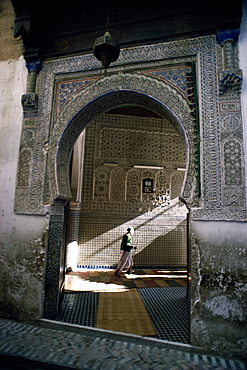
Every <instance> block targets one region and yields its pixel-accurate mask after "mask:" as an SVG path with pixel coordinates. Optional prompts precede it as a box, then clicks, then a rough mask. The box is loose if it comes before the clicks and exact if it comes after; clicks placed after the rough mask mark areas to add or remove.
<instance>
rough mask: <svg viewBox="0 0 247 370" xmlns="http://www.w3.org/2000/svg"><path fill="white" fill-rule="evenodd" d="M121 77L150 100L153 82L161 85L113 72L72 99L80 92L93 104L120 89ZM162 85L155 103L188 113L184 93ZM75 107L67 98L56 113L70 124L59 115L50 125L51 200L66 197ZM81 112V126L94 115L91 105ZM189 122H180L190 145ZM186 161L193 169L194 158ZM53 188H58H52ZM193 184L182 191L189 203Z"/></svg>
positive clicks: (132, 88) (153, 88) (74, 125)
mask: <svg viewBox="0 0 247 370" xmlns="http://www.w3.org/2000/svg"><path fill="white" fill-rule="evenodd" d="M125 78H126V79H127V81H128V82H129V90H131V91H134V92H137V93H140V92H141V93H143V94H144V92H145V95H146V96H148V97H151V98H152V99H154V97H153V96H152V94H154V91H155V85H156V84H157V85H160V84H161V82H160V81H158V80H157V79H155V78H150V77H146V76H141V75H139V74H127V75H124V74H121V75H117V76H116V75H114V76H110V77H104V78H103V79H101V80H98V81H97V82H95V84H93V85H90V86H89V87H86V88H85V90H84V91H82V92H81V93H79V94H78V95H76V96H75V97H74V99H75V100H77V99H78V100H79V101H81V100H80V98H81V95H83V97H84V98H85V96H86V97H87V102H91V104H92V103H94V101H95V100H96V99H97V98H100V97H102V96H105V95H106V94H107V93H108V92H109V91H111V92H112V86H115V89H116V90H118V91H119V90H120V91H122V90H121V87H122V85H123V80H125ZM102 80H103V81H104V83H103V84H102ZM98 84H99V85H100V88H98V86H97V85H98ZM144 85H145V88H143V86H144ZM163 87H164V89H166V90H167V91H168V92H167V94H165V98H164V101H160V100H159V103H160V104H162V105H163V106H165V107H166V108H167V109H168V110H169V111H170V112H173V109H174V107H176V104H179V105H180V106H181V105H182V106H183V107H184V110H185V109H187V112H188V114H189V112H190V108H189V105H188V102H187V100H186V98H185V96H184V95H183V94H181V93H180V92H179V91H178V89H175V88H174V87H173V86H170V85H169V84H165V83H163ZM126 90H127V85H126V81H125V91H126ZM142 90H143V91H142ZM150 90H151V91H150ZM97 94H98V95H97ZM154 95H155V94H154ZM84 102H85V99H84ZM87 102H86V105H87ZM77 107H78V104H75V103H73V104H72V101H70V102H69V103H68V104H67V106H65V107H64V109H63V111H62V112H61V114H60V117H66V120H65V122H66V123H67V122H72V123H71V124H70V127H68V128H66V127H64V125H61V122H62V121H61V119H59V118H58V120H57V122H55V124H54V129H53V132H54V133H55V134H54V136H53V140H52V142H51V147H50V153H49V154H50V156H49V162H48V165H49V170H50V174H51V176H49V178H50V181H52V178H53V179H54V180H55V179H56V181H54V180H53V184H52V188H51V190H52V193H53V194H51V197H50V201H51V202H52V201H53V199H55V198H59V197H61V198H64V199H66V198H67V199H68V198H69V197H70V191H69V184H68V181H65V177H66V176H64V174H67V173H68V155H69V153H70V151H71V150H72V147H73V144H74V142H75V140H76V139H77V137H78V135H79V134H80V131H81V130H82V128H79V129H78V127H77V126H78V125H76V123H75V122H74V123H73V117H74V116H76V115H77V114H78V110H77ZM101 108H103V106H102V105H101ZM81 112H82V116H81V118H82V119H83V120H84V122H85V125H86V124H87V123H88V122H89V121H90V120H91V119H92V118H94V117H96V115H95V110H93V108H91V109H89V110H87V111H85V112H84V111H83V107H81ZM101 113H102V110H101ZM173 115H174V114H173ZM174 117H175V115H174ZM176 119H177V117H176ZM189 123H190V122H188V121H185V122H182V123H181V124H182V125H184V130H185V131H186V132H187V134H188V140H189V142H190V146H194V142H195V140H194V139H195V138H194V136H195V133H194V132H193V130H191V127H190V126H191V123H190V125H189ZM65 128H66V130H68V132H69V140H68V139H66V140H65V139H64V137H65V135H63V132H64V130H65ZM58 137H60V140H59V145H58V151H57V138H58ZM54 138H56V140H54ZM190 153H193V154H195V153H196V149H195V148H192V149H190ZM195 160H196V159H195ZM53 163H56V168H54V166H53V165H52V164H53ZM189 163H190V165H189V166H190V167H193V168H194V171H195V166H196V163H195V162H194V161H190V160H189ZM194 171H193V172H194ZM195 179H196V178H195V177H194V178H192V177H191V178H190V180H191V181H192V182H193V181H194V180H195ZM61 180H63V181H61ZM55 184H56V186H55ZM56 187H57V188H58V189H56ZM196 187H197V185H196V184H193V185H192V184H191V186H187V191H186V200H187V201H192V199H193V201H192V202H195V201H196V200H195V199H196ZM190 189H193V190H195V192H194V194H192V193H191V192H190Z"/></svg>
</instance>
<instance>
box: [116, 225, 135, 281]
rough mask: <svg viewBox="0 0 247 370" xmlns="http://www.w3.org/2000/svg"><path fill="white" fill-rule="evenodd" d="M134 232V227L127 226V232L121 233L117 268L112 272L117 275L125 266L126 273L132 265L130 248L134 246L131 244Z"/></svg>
mask: <svg viewBox="0 0 247 370" xmlns="http://www.w3.org/2000/svg"><path fill="white" fill-rule="evenodd" d="M133 234H134V229H132V228H131V227H128V229H127V233H126V234H124V235H123V238H122V243H121V248H120V259H119V262H118V266H117V269H116V270H115V272H114V274H115V275H116V276H119V274H120V273H121V272H122V269H123V268H124V267H125V268H127V274H130V273H131V272H132V266H133V258H132V256H131V253H130V252H131V250H132V249H133V248H134V249H136V247H133V245H132V235H133Z"/></svg>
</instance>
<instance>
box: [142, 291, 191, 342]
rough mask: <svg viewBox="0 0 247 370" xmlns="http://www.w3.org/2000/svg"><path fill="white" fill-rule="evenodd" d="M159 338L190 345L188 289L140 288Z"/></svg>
mask: <svg viewBox="0 0 247 370" xmlns="http://www.w3.org/2000/svg"><path fill="white" fill-rule="evenodd" d="M139 292H140V294H141V296H142V298H143V300H144V303H145V305H146V307H147V310H148V312H149V315H150V317H151V319H152V321H153V324H154V326H155V329H156V332H157V338H159V339H164V340H168V341H173V342H180V343H189V304H188V299H187V298H186V292H187V288H186V287H177V286H176V287H169V288H166V287H161V288H140V289H139Z"/></svg>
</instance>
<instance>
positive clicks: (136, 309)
mask: <svg viewBox="0 0 247 370" xmlns="http://www.w3.org/2000/svg"><path fill="white" fill-rule="evenodd" d="M95 326H96V327H97V328H101V329H106V330H113V331H120V332H123V333H129V334H136V335H146V336H155V335H156V331H155V328H154V325H153V323H152V321H151V319H150V316H149V314H148V311H147V309H146V307H145V305H144V303H143V300H142V298H141V296H140V294H139V292H138V290H137V289H130V290H127V291H124V292H117V293H116V292H102V293H99V298H98V309H97V318H96V324H95Z"/></svg>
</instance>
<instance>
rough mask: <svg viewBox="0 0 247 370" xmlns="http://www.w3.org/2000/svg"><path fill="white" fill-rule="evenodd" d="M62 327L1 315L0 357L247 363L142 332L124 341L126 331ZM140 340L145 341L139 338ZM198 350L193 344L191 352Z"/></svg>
mask: <svg viewBox="0 0 247 370" xmlns="http://www.w3.org/2000/svg"><path fill="white" fill-rule="evenodd" d="M51 325H52V324H51ZM62 329H65V327H64V326H62V327H61V330H57V329H54V328H51V329H50V328H44V327H40V326H38V325H36V326H35V325H29V324H24V323H14V322H11V321H8V320H3V319H0V335H1V343H4V344H3V345H0V360H1V355H2V356H3V355H4V356H14V357H13V358H16V359H17V361H20V360H21V359H22V360H24V359H25V360H28V361H30V363H32V361H39V363H40V364H41V365H42V366H40V368H44V366H45V364H47V366H56V369H60V368H61V369H62V368H67V369H88V370H89V369H90V370H91V369H97V370H98V369H99V370H104V369H107V370H125V369H126V370H129V369H133V370H134V369H137V370H146V369H147V370H152V369H153V370H159V369H162V370H163V369H166V370H181V369H185V370H198V369H200V370H216V369H217V370H220V369H245V368H246V367H245V364H244V363H243V362H241V361H233V360H226V359H221V358H218V357H212V356H208V355H205V354H204V353H202V354H200V353H191V352H187V349H188V346H187V347H186V346H185V347H184V351H182V350H178V349H177V348H178V347H176V345H174V348H173V347H172V345H168V344H167V342H164V344H163V346H162V345H161V342H159V343H158V342H155V341H150V340H148V339H147V340H145V338H141V337H134V336H126V335H123V336H122V340H121V335H120V334H118V337H117V339H116V336H115V335H114V334H112V337H111V336H110V335H109V333H106V334H107V335H106V337H105V338H104V337H99V336H97V334H99V333H100V335H102V331H101V332H99V333H98V332H97V330H94V331H88V334H87V335H85V334H84V333H83V332H82V334H80V333H73V332H69V331H65V330H62ZM69 329H70V330H72V329H73V328H72V327H70V328H69ZM76 329H78V327H76ZM127 339H128V340H127ZM140 339H141V340H142V341H141V342H140V341H139V342H138V340H140ZM140 343H141V344H140ZM158 344H159V345H158ZM169 346H170V348H169ZM179 348H180V347H179ZM182 348H183V347H182ZM192 349H193V348H190V351H192ZM10 358H11V357H10ZM5 363H6V362H5ZM12 368H15V369H16V367H13V363H11V364H10V367H8V366H7V365H5V367H4V369H12ZM26 368H27V369H28V367H26ZM30 368H31V367H30ZM35 368H36V369H37V368H38V367H37V366H36V367H35ZM50 368H52V367H50ZM0 369H1V367H0ZM54 369H55V368H54Z"/></svg>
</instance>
